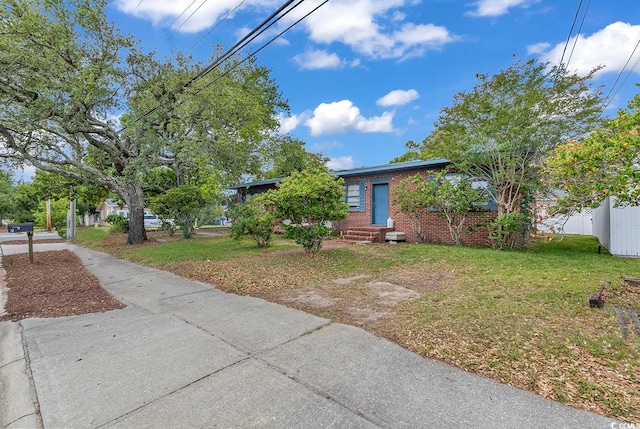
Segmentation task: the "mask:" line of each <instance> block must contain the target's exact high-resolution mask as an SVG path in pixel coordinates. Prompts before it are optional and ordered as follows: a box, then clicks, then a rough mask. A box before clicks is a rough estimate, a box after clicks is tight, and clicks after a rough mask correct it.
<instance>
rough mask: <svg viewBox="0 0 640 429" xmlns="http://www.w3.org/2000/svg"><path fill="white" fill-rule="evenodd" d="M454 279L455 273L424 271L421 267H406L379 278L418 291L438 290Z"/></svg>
mask: <svg viewBox="0 0 640 429" xmlns="http://www.w3.org/2000/svg"><path fill="white" fill-rule="evenodd" d="M455 279H456V276H455V275H453V274H451V273H448V272H446V271H425V270H424V269H421V268H415V267H413V268H411V267H406V268H403V269H402V270H401V271H400V270H396V271H394V272H393V273H390V274H387V275H385V276H383V277H382V279H381V280H382V281H385V282H389V283H393V284H396V285H399V286H404V287H405V288H408V289H412V290H415V291H418V292H429V291H435V290H438V289H440V288H442V287H444V286H446V285H447V284H449V283H451V282H453V281H454V280H455Z"/></svg>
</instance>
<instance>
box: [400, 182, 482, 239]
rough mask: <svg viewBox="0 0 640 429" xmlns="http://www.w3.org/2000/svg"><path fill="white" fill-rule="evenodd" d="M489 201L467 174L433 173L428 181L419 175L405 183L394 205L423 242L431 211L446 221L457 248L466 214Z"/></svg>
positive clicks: (401, 183)
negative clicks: (424, 228)
mask: <svg viewBox="0 0 640 429" xmlns="http://www.w3.org/2000/svg"><path fill="white" fill-rule="evenodd" d="M483 199H485V200H486V196H485V193H484V192H483V191H481V190H478V189H474V188H473V187H472V185H471V181H470V180H469V178H468V177H466V176H464V175H448V174H447V171H444V170H443V171H440V172H432V174H431V177H430V178H429V180H426V179H425V178H424V177H422V176H421V175H419V174H416V175H415V176H412V177H408V178H406V179H404V180H402V181H401V182H400V183H399V184H398V186H397V187H396V188H395V190H394V204H396V205H398V206H400V211H401V212H402V213H404V214H405V215H407V216H409V218H410V220H411V227H412V229H413V232H414V233H415V234H416V235H417V236H418V238H419V239H420V242H421V243H426V242H427V235H426V233H425V232H424V231H423V226H424V222H425V220H426V217H427V215H428V214H429V212H431V211H435V212H436V213H438V216H440V217H442V218H443V219H445V220H446V222H447V226H448V228H449V233H450V234H451V239H452V240H453V242H454V244H455V245H460V236H461V234H462V232H463V231H464V227H465V221H466V218H467V214H468V213H469V212H470V211H474V210H476V209H477V206H478V205H479V204H480V203H481V202H482V201H483Z"/></svg>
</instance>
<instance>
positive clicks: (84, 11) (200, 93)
mask: <svg viewBox="0 0 640 429" xmlns="http://www.w3.org/2000/svg"><path fill="white" fill-rule="evenodd" d="M106 4H107V3H106V1H105V0H51V1H47V2H41V1H36V0H19V1H18V0H8V1H6V2H4V3H3V4H2V6H0V71H1V73H0V106H2V115H1V116H0V157H2V158H5V159H10V160H13V161H14V162H16V163H27V164H30V165H33V166H35V167H37V168H38V169H39V170H44V171H49V172H53V173H57V174H61V175H64V176H67V177H71V178H74V179H76V180H78V181H85V182H91V183H94V184H98V185H105V186H107V187H108V188H109V189H110V190H111V191H113V192H115V193H117V194H118V195H120V196H121V197H122V198H123V199H124V201H125V202H126V204H127V205H128V207H129V213H130V229H129V238H128V241H129V243H140V242H141V241H143V240H144V239H145V238H146V235H145V231H144V223H143V222H144V217H143V215H144V213H143V209H144V189H143V183H144V180H143V179H144V176H145V174H146V172H148V171H149V170H150V169H151V168H154V167H159V166H163V165H164V166H167V167H169V168H171V169H172V170H173V171H174V172H175V174H176V184H178V185H181V184H186V183H187V180H186V178H187V177H189V176H197V177H199V180H201V181H206V180H207V179H206V175H208V174H209V173H210V171H211V169H212V170H214V171H215V172H216V177H217V179H216V180H215V184H216V186H219V182H221V181H222V182H224V181H234V180H237V178H239V177H240V176H241V175H242V174H244V173H247V172H259V171H260V167H261V162H262V160H263V155H264V153H265V150H264V146H265V144H268V143H269V138H268V137H269V136H270V135H271V134H270V132H271V131H272V130H274V129H276V127H277V121H276V119H275V118H276V114H277V113H278V111H280V110H282V109H286V107H287V106H286V102H285V101H284V100H282V98H281V95H280V93H279V91H278V89H277V86H276V85H275V83H274V82H273V81H272V79H271V78H270V77H269V71H268V70H267V69H265V68H264V67H259V66H257V65H256V64H255V63H254V62H252V61H247V62H244V63H240V61H239V60H238V59H237V58H232V59H230V60H229V61H227V62H226V63H225V64H224V65H222V66H221V67H220V68H215V69H212V70H211V69H207V66H206V65H205V64H199V63H198V64H193V62H192V59H191V58H188V57H184V56H181V55H176V56H175V57H174V58H172V59H167V60H162V61H160V60H157V59H156V58H155V56H154V54H146V53H143V52H140V51H139V50H138V49H137V48H136V42H135V41H134V40H133V39H132V38H131V37H130V36H127V35H123V34H121V33H120V32H119V31H118V30H117V29H115V28H114V26H113V25H112V24H111V23H110V22H109V21H108V20H107V18H106V15H105V13H104V8H105V7H106ZM214 55H215V52H214ZM212 60H213V59H212ZM196 76H200V77H199V78H197V79H196ZM117 115H120V116H119V117H118V116H117ZM205 167H206V168H205Z"/></svg>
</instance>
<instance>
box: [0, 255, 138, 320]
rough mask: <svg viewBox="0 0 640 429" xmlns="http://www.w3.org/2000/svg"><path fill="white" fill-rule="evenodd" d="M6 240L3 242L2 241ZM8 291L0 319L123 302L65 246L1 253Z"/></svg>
mask: <svg viewBox="0 0 640 429" xmlns="http://www.w3.org/2000/svg"><path fill="white" fill-rule="evenodd" d="M3 244H6V243H3ZM2 267H3V268H4V270H5V271H6V276H5V280H6V283H7V287H8V289H9V293H8V294H7V295H8V297H7V302H6V304H5V312H6V313H5V314H4V315H3V316H0V321H4V320H12V321H18V320H22V319H26V318H31V317H44V318H48V317H62V316H73V315H79V314H88V313H101V312H105V311H109V310H115V309H120V308H124V307H125V306H124V305H123V304H122V303H121V302H120V301H118V300H117V299H115V298H114V297H113V296H111V295H109V294H108V293H107V292H106V291H105V290H104V289H102V287H101V286H100V282H99V281H98V279H97V278H96V277H95V276H94V275H93V274H91V273H89V272H88V271H87V270H86V268H85V267H84V265H83V264H82V261H81V260H80V259H79V258H78V257H77V256H75V255H74V254H73V253H72V252H71V251H69V250H61V251H49V252H36V253H34V257H33V264H30V263H29V256H28V255H27V254H26V253H23V254H18V255H7V256H3V257H2Z"/></svg>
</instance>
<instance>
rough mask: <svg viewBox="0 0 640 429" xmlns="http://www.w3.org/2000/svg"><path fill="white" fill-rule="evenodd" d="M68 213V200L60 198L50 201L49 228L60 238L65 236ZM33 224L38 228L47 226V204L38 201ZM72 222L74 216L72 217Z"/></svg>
mask: <svg viewBox="0 0 640 429" xmlns="http://www.w3.org/2000/svg"><path fill="white" fill-rule="evenodd" d="M68 211H69V199H68V198H60V199H58V200H51V226H52V227H53V229H55V230H56V232H57V233H58V235H59V236H60V237H62V238H66V236H67V212H68ZM33 218H34V223H35V225H37V226H39V227H42V228H44V227H46V226H47V202H46V201H40V202H39V203H38V207H37V208H36V210H35V211H34V213H33ZM73 219H74V222H75V220H76V215H75V213H74V216H73Z"/></svg>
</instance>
